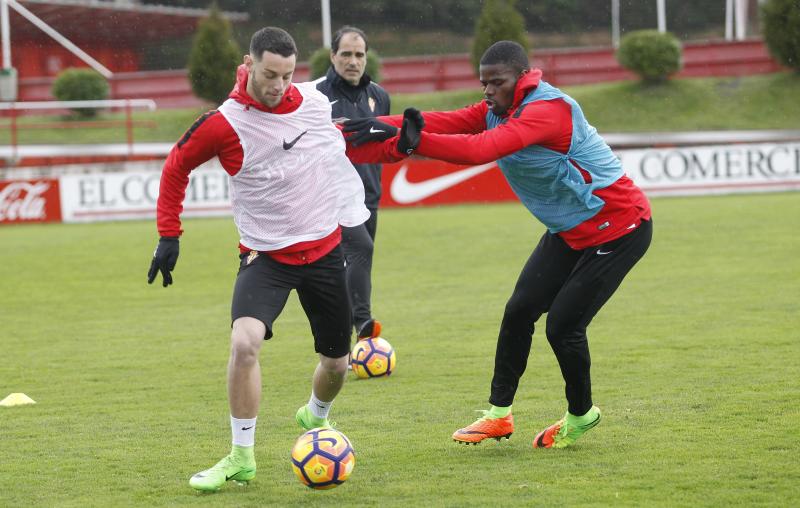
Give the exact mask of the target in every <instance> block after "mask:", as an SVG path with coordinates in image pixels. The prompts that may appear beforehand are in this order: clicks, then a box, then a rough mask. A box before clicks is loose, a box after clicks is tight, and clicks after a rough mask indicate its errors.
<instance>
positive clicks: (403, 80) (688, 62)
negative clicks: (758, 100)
mask: <svg viewBox="0 0 800 508" xmlns="http://www.w3.org/2000/svg"><path fill="white" fill-rule="evenodd" d="M683 57H684V67H683V70H682V71H681V72H680V73H679V74H678V76H679V77H700V76H743V75H750V74H762V73H769V72H776V71H779V70H781V69H782V68H781V67H780V66H779V65H778V64H777V63H776V62H775V61H774V60H772V58H771V57H770V55H769V52H768V51H767V49H766V47H765V45H764V42H763V41H761V40H748V41H740V42H704V43H691V44H685V45H684V48H683ZM532 64H533V65H534V66H535V67H538V68H540V69H542V71H543V72H544V78H545V80H547V81H548V82H549V83H552V84H555V85H577V84H586V83H598V82H603V81H619V80H625V79H633V77H634V76H633V75H632V74H631V73H630V72H628V71H626V70H625V69H623V68H622V67H620V65H619V63H617V60H616V58H615V57H614V51H613V49H611V48H600V49H586V48H572V49H550V50H537V51H535V52H534V56H533V60H532ZM381 73H382V80H381V85H383V87H384V88H386V90H388V91H389V92H390V93H421V92H431V91H436V90H458V89H465V88H477V87H478V80H477V78H476V77H475V74H474V72H473V70H472V65H471V64H470V61H469V55H465V54H459V55H435V56H423V57H409V58H385V59H384V60H383V67H382V70H381ZM308 76H309V71H308V65H307V64H305V63H303V64H300V65H298V68H297V71H296V73H295V81H297V82H300V81H306V80H307V79H308ZM52 82H53V79H52V78H26V79H20V90H19V100H20V101H39V100H52V99H53V97H52V96H51V95H50V88H51V87H52ZM111 91H112V97H114V98H148V99H154V100H155V101H156V102H157V103H158V106H159V107H160V108H170V107H192V106H198V107H199V106H201V105H202V102H201V101H200V100H198V99H197V98H196V97H195V96H194V95H193V94H192V90H191V86H190V85H189V81H188V79H187V77H186V70H185V69H181V70H175V71H151V72H130V73H117V74H115V76H114V77H113V78H112V80H111Z"/></svg>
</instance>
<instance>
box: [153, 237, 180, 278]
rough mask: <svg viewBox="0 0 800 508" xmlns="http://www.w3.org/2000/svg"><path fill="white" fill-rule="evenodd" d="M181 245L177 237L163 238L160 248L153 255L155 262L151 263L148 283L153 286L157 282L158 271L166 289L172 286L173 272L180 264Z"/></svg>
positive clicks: (159, 243)
mask: <svg viewBox="0 0 800 508" xmlns="http://www.w3.org/2000/svg"><path fill="white" fill-rule="evenodd" d="M179 252H180V245H179V243H178V237H177V236H162V237H161V239H160V240H159V241H158V247H156V251H155V252H154V253H153V261H152V262H151V263H150V270H148V271H147V283H148V284H152V283H153V281H154V280H156V275H157V274H158V271H159V270H161V275H162V277H163V279H164V287H167V286H169V285H170V284H172V273H171V272H172V270H174V269H175V263H177V262H178V253H179Z"/></svg>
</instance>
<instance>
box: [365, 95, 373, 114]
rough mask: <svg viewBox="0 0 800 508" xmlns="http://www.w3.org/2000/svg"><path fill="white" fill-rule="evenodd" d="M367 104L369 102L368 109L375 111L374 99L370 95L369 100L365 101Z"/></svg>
mask: <svg viewBox="0 0 800 508" xmlns="http://www.w3.org/2000/svg"><path fill="white" fill-rule="evenodd" d="M367 104H369V110H370V111H372V112H373V113H374V112H375V99H373V98H372V97H370V98H369V100H368V101H367Z"/></svg>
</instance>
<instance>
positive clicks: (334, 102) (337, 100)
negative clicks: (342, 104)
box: [331, 99, 339, 106]
mask: <svg viewBox="0 0 800 508" xmlns="http://www.w3.org/2000/svg"><path fill="white" fill-rule="evenodd" d="M337 102H339V99H336V100H335V101H331V106H333V105H334V104H336V103H337Z"/></svg>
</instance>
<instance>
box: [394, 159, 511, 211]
mask: <svg viewBox="0 0 800 508" xmlns="http://www.w3.org/2000/svg"><path fill="white" fill-rule="evenodd" d="M493 167H496V164H495V163H494V162H489V163H488V164H481V165H480V166H472V167H471V168H464V169H461V170H459V171H456V172H454V173H448V174H446V175H442V176H437V177H436V178H431V179H429V180H425V181H422V182H416V183H414V182H409V181H408V178H406V174H407V173H408V165H407V164H403V166H402V167H401V168H400V170H399V171H398V172H397V174H396V175H395V177H394V179H393V180H392V184H391V186H390V187H389V193H390V195H391V196H392V199H393V200H394V201H395V202H397V203H400V204H401V205H405V204H408V203H414V202H416V201H422V200H423V199H425V198H428V197H430V196H433V195H434V194H438V193H440V192H442V191H443V190H445V189H449V188H450V187H454V186H456V185H458V184H460V183H461V182H465V181H467V180H469V179H470V178H472V177H474V176H477V175H479V174H481V173H484V172H486V171H488V170H490V169H492V168H493Z"/></svg>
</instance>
